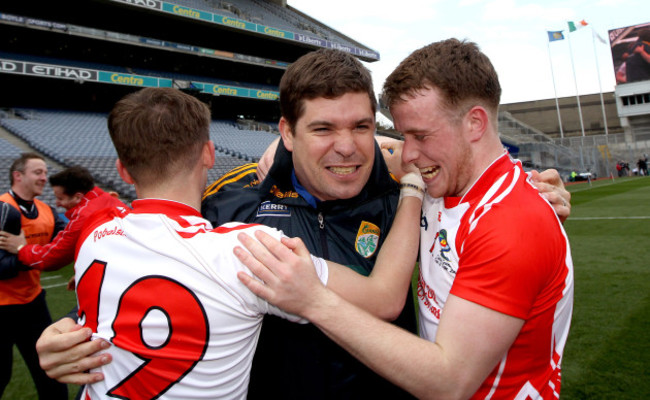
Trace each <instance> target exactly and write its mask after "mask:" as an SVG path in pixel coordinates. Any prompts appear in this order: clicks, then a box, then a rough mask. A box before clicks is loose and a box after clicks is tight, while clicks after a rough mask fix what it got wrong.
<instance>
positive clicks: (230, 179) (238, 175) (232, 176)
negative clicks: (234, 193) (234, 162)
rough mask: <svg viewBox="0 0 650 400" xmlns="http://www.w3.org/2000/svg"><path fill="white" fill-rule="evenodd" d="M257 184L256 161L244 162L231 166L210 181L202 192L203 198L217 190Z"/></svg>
mask: <svg viewBox="0 0 650 400" xmlns="http://www.w3.org/2000/svg"><path fill="white" fill-rule="evenodd" d="M257 184H259V180H258V178H257V163H250V164H244V165H242V166H240V167H237V168H233V169H231V170H230V171H228V172H226V173H225V174H223V175H222V176H221V177H219V178H218V179H217V180H216V181H214V182H212V183H211V184H210V185H208V187H207V188H206V189H205V191H204V192H203V198H204V199H205V198H207V197H208V196H211V195H213V194H215V193H217V192H220V191H227V190H233V189H241V188H244V187H250V186H256V185H257Z"/></svg>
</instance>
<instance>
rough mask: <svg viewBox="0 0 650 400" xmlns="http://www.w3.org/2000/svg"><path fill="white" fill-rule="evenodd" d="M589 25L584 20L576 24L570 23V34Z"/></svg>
mask: <svg viewBox="0 0 650 400" xmlns="http://www.w3.org/2000/svg"><path fill="white" fill-rule="evenodd" d="M587 25H589V24H587V21H585V20H584V19H583V20H582V21H575V22H574V21H569V32H575V31H577V30H578V29H580V28H584V27H585V26H587Z"/></svg>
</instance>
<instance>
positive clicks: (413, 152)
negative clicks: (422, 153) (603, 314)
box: [402, 135, 418, 164]
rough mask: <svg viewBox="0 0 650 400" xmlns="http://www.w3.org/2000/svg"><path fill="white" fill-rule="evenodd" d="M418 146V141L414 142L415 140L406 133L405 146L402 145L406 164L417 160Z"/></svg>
mask: <svg viewBox="0 0 650 400" xmlns="http://www.w3.org/2000/svg"><path fill="white" fill-rule="evenodd" d="M417 148H418V146H417V143H414V140H413V139H412V138H410V137H408V136H406V135H405V137H404V146H403V147H402V162H403V163H405V164H411V163H413V162H415V160H416V159H417V158H418V150H417Z"/></svg>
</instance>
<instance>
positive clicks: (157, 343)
mask: <svg viewBox="0 0 650 400" xmlns="http://www.w3.org/2000/svg"><path fill="white" fill-rule="evenodd" d="M254 230H264V231H265V232H267V233H269V234H270V235H272V236H273V237H275V238H280V237H281V236H282V233H281V232H280V231H278V230H276V229H272V228H268V227H265V226H262V225H252V224H251V225H244V224H239V223H229V224H226V225H222V226H220V227H217V228H215V229H212V226H211V225H210V223H209V222H208V221H207V220H205V219H203V218H202V217H201V215H200V213H199V212H198V211H196V210H195V209H193V208H191V207H189V206H187V205H184V204H181V203H177V202H174V201H168V200H153V199H142V200H135V201H134V202H133V210H120V209H108V210H104V211H102V212H99V213H96V214H94V215H93V216H92V217H91V218H90V220H89V221H88V223H87V224H86V228H85V230H84V232H82V236H81V237H82V238H85V239H84V240H83V241H80V245H79V247H78V249H77V252H78V254H77V257H76V263H75V281H76V288H77V298H78V302H79V315H80V323H82V324H84V325H85V326H88V327H90V328H91V329H92V330H93V332H95V333H94V336H97V337H101V338H103V339H106V340H108V341H109V342H110V343H111V344H112V346H111V347H110V348H109V349H107V350H106V351H107V352H109V353H110V354H111V355H112V358H113V361H112V362H111V363H110V364H108V365H105V366H103V367H101V368H100V369H99V371H101V372H102V373H103V374H104V378H105V379H104V380H103V381H100V382H97V383H94V384H92V385H87V386H86V388H85V389H84V390H85V393H83V397H82V398H84V399H100V398H121V399H152V398H161V399H244V398H246V393H247V388H248V380H249V373H250V368H251V363H252V360H253V354H254V351H255V346H256V344H257V339H258V336H259V333H260V328H261V323H262V317H263V315H264V314H266V313H271V314H274V315H278V316H281V317H284V318H287V319H290V320H292V321H296V322H298V321H300V322H302V321H301V320H300V319H299V318H298V317H296V316H293V315H290V314H287V313H284V312H283V311H281V310H279V309H278V308H275V307H273V306H271V305H270V304H268V303H266V302H265V301H264V300H261V299H259V298H258V297H257V296H255V295H254V294H253V293H252V292H250V291H249V290H248V289H247V288H246V287H245V286H244V285H243V284H242V283H241V282H240V281H239V279H238V278H237V272H238V271H245V272H247V273H249V274H250V271H248V270H247V269H246V267H245V266H244V265H243V264H241V263H240V262H239V260H238V259H237V258H236V257H235V255H234V254H233V247H234V246H236V245H238V244H239V242H238V240H237V237H236V236H237V234H238V233H239V232H247V233H248V234H249V235H252V234H253V231H254ZM313 260H314V265H315V266H316V270H317V271H316V272H317V274H318V276H319V277H320V279H321V281H322V282H323V283H327V277H328V270H327V264H326V262H325V261H324V260H322V259H318V258H315V257H314V258H313Z"/></svg>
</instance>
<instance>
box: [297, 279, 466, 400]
mask: <svg viewBox="0 0 650 400" xmlns="http://www.w3.org/2000/svg"><path fill="white" fill-rule="evenodd" d="M319 299H321V300H320V301H319V305H318V306H317V307H315V308H312V309H311V310H310V311H309V312H307V313H306V314H305V316H306V317H307V319H309V320H310V321H311V322H312V323H313V324H315V325H316V326H318V327H319V328H320V329H321V330H322V331H323V332H324V333H325V334H326V335H327V336H328V337H330V338H331V339H332V340H333V341H335V342H336V343H338V344H339V345H340V346H341V347H343V348H344V349H345V350H347V351H348V352H350V353H351V354H352V355H354V356H355V357H356V358H357V359H359V360H360V361H361V362H363V363H364V364H366V365H367V366H368V367H370V368H371V369H372V370H374V371H375V372H377V373H378V374H379V375H382V376H383V377H384V378H386V379H388V380H390V381H391V382H393V383H395V384H397V385H398V386H400V387H402V388H404V389H406V390H407V391H409V392H410V393H412V394H413V395H415V396H417V397H418V398H423V399H425V398H436V399H447V398H463V394H462V393H460V392H462V388H459V386H460V385H459V384H458V379H457V378H456V376H455V374H456V372H455V370H453V369H451V368H449V362H448V361H447V360H446V359H445V358H444V357H443V356H444V353H443V352H442V349H441V348H440V347H439V346H438V345H437V344H435V343H432V342H429V341H426V340H424V339H422V338H419V337H418V336H415V335H413V334H411V333H409V332H407V331H405V330H403V329H401V328H399V327H396V326H394V325H392V324H389V323H387V322H384V321H381V320H379V319H377V318H375V317H373V316H372V315H370V314H369V313H367V312H365V311H364V310H362V309H360V308H357V307H356V306H354V305H352V304H350V303H348V302H346V301H345V300H343V299H341V298H340V297H339V296H338V295H336V294H334V293H333V292H331V291H329V293H328V294H327V295H325V296H322V297H319ZM368 332H372V334H368ZM449 371H451V372H452V373H449ZM464 396H465V397H467V395H464Z"/></svg>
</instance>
